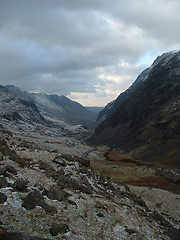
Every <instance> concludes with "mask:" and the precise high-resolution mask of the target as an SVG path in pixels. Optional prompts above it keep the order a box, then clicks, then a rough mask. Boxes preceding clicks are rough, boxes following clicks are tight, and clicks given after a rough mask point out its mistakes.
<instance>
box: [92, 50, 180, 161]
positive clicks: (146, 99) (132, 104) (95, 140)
mask: <svg viewBox="0 0 180 240" xmlns="http://www.w3.org/2000/svg"><path fill="white" fill-rule="evenodd" d="M179 96H180V52H170V53H165V54H163V55H162V56H160V57H158V58H157V59H156V60H155V61H154V63H153V65H152V66H151V67H150V68H148V69H146V70H145V71H144V72H143V73H142V74H140V76H139V77H138V78H137V80H136V81H135V82H134V84H133V85H132V86H131V87H130V88H129V89H128V90H127V91H126V92H125V93H123V94H121V95H120V96H119V97H118V99H117V100H116V101H115V103H114V104H117V101H119V105H118V104H117V105H118V107H117V108H116V110H115V111H114V112H113V113H112V114H109V118H107V119H106V120H105V121H103V122H102V124H101V125H100V126H99V127H98V128H97V129H96V131H95V133H94V135H93V136H92V137H91V139H90V142H91V143H92V144H107V145H109V146H111V147H116V148H120V149H122V150H124V151H125V152H128V153H131V154H132V156H133V157H135V158H137V159H143V160H146V161H150V162H152V161H153V162H162V163H163V164H166V165H173V166H178V159H179V156H180V153H179V152H178V144H179V119H180V118H179V108H180V104H179V103H180V99H179Z"/></svg>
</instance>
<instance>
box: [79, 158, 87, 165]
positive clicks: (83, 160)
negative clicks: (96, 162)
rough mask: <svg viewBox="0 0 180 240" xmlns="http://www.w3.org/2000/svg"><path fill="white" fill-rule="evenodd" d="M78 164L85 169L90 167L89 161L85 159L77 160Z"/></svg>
mask: <svg viewBox="0 0 180 240" xmlns="http://www.w3.org/2000/svg"><path fill="white" fill-rule="evenodd" d="M78 162H79V163H80V164H81V165H83V166H85V167H89V166H90V160H87V159H84V158H79V159H78Z"/></svg>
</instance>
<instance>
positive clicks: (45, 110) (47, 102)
mask: <svg viewBox="0 0 180 240" xmlns="http://www.w3.org/2000/svg"><path fill="white" fill-rule="evenodd" d="M6 88H7V89H8V90H9V91H11V92H12V93H14V95H16V96H17V97H18V98H20V99H21V100H26V101H31V102H34V104H35V105H36V106H37V108H38V110H39V111H40V113H41V114H42V116H43V117H44V118H46V119H48V120H56V121H57V120H60V121H65V122H69V123H71V124H83V125H85V126H88V125H89V124H92V123H93V122H94V121H95V119H96V117H97V113H95V112H91V111H88V110H87V109H86V108H85V107H83V106H82V105H81V104H79V103H77V102H75V101H72V100H70V99H68V98H67V97H65V96H58V95H48V94H46V93H29V92H27V91H22V90H21V89H20V88H17V87H15V86H13V85H7V86H6Z"/></svg>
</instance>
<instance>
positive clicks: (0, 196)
mask: <svg viewBox="0 0 180 240" xmlns="http://www.w3.org/2000/svg"><path fill="white" fill-rule="evenodd" d="M6 200H7V196H6V194H4V193H1V192H0V203H4V202H5V201H6Z"/></svg>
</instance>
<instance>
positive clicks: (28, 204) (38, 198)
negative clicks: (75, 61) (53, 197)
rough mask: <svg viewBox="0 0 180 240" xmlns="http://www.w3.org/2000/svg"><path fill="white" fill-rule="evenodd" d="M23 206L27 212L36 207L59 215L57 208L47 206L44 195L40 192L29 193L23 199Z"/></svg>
mask: <svg viewBox="0 0 180 240" xmlns="http://www.w3.org/2000/svg"><path fill="white" fill-rule="evenodd" d="M22 206H23V207H25V208H26V209H27V210H30V209H34V208H35V207H36V206H40V207H42V208H43V209H44V210H45V211H46V212H48V213H57V210H56V208H54V207H52V206H50V205H49V204H47V203H46V202H45V200H44V198H43V196H42V194H41V193H40V192H38V191H33V192H30V193H28V194H27V196H26V197H25V198H24V199H23V204H22Z"/></svg>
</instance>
